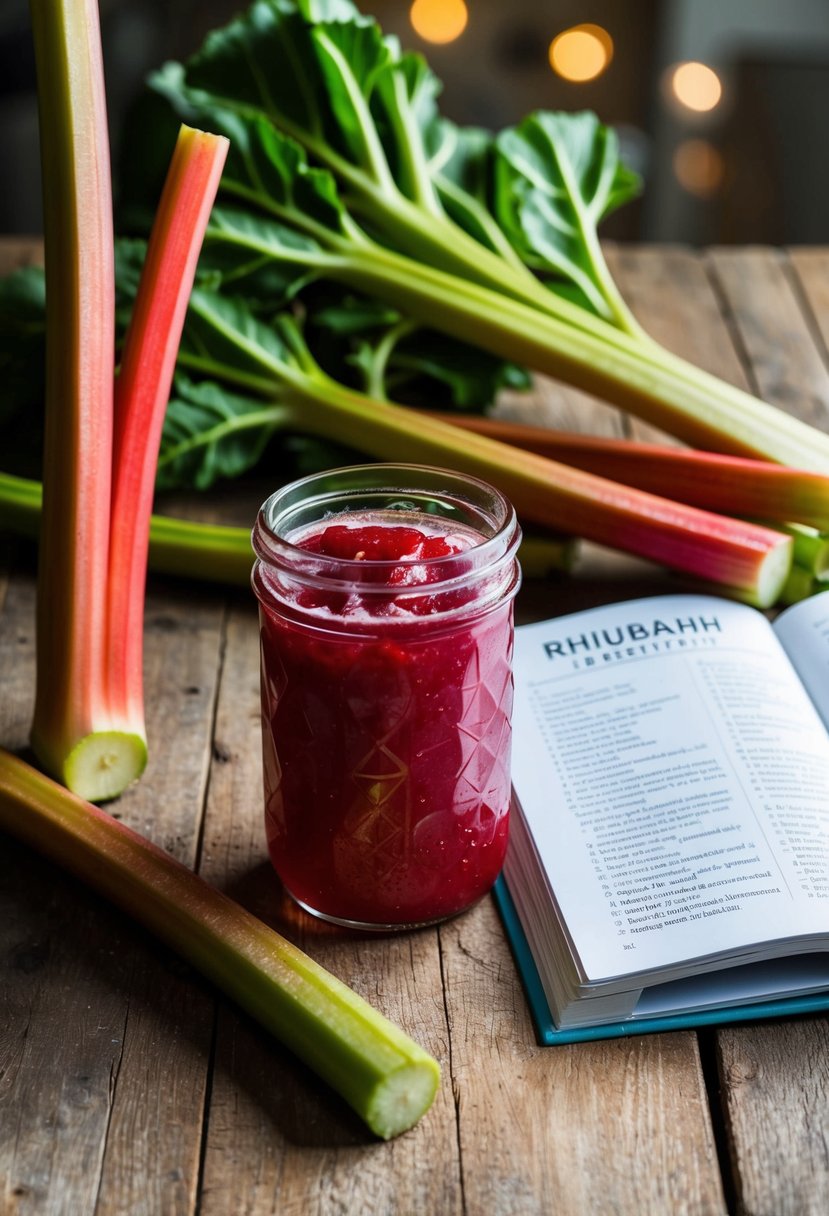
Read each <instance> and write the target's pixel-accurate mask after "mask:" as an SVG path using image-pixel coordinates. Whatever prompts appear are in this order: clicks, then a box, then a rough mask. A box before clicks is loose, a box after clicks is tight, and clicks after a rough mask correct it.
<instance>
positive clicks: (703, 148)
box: [674, 139, 725, 198]
mask: <svg viewBox="0 0 829 1216" xmlns="http://www.w3.org/2000/svg"><path fill="white" fill-rule="evenodd" d="M674 173H675V174H676V178H677V181H678V182H679V184H680V185H681V186H682V187H683V189H685V190H687V191H688V193H689V194H696V195H697V197H698V198H711V196H712V195H714V194H716V193H717V191H718V190H719V188H720V186H721V185H722V181H723V177H724V176H725V165H724V163H723V158H722V156H721V154H720V153H719V152H718V151H717V149H716V148H715V147H714V145H713V144H711V143H709V142H708V140H707V139H685V140H683V141H682V143H681V144H679V145H678V147H677V148H676V151H675V152H674Z"/></svg>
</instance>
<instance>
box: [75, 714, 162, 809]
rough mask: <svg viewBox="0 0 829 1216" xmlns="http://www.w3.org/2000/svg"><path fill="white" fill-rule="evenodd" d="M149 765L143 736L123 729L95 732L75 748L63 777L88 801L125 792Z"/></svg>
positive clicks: (96, 800)
mask: <svg viewBox="0 0 829 1216" xmlns="http://www.w3.org/2000/svg"><path fill="white" fill-rule="evenodd" d="M146 766H147V741H146V739H145V738H144V737H143V735H140V734H136V733H131V732H129V731H120V730H101V731H95V732H94V733H93V734H91V735H86V737H85V738H83V739H81V741H80V742H79V743H77V744H76V745H75V746H74V747H73V748H72V751H71V752H70V753H69V755H68V756H67V757H66V760H65V761H64V763H63V767H62V771H61V772H60V774H59V776H60V779H61V780H62V781H63V783H64V785H65V786H66V787H67V789H70V790H71V791H72V793H73V794H77V795H78V796H79V797H80V798H85V799H86V800H87V801H88V802H106V801H108V800H109V799H110V798H117V797H118V795H119V794H123V792H124V790H125V789H126V788H127V786H128V785H131V784H132V783H133V781H137V779H138V778H139V777H140V776H141V774H142V773H143V771H144V769H145V768H146Z"/></svg>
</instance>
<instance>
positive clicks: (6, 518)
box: [0, 473, 578, 587]
mask: <svg viewBox="0 0 829 1216" xmlns="http://www.w3.org/2000/svg"><path fill="white" fill-rule="evenodd" d="M41 497H42V494H41V485H40V482H38V481H30V480H29V479H28V478H26V477H15V476H14V475H13V474H11V473H0V530H2V529H4V528H8V529H9V530H10V531H12V532H15V533H17V534H18V535H19V536H27V537H29V538H30V539H32V540H37V537H38V531H39V527H40V504H41ZM577 555H578V541H577V540H574V539H573V538H572V537H567V536H552V535H539V534H535V535H527V534H525V535H524V536H523V537H522V539H521V545H520V547H519V550H518V557H519V560H520V562H521V569H522V570H523V572H524V574H525V575H528V576H529V577H530V578H533V577H541V576H542V575H545V574H549V573H550V572H551V571H554V570H572V568H573V566H574V564H575V562H576V558H577ZM148 558H149V565H150V568H151V569H153V570H156V571H158V572H159V573H161V574H174V575H176V576H177V577H179V578H195V579H202V580H204V581H205V582H210V583H230V584H232V585H233V586H239V587H249V586H250V572H251V567H252V566H253V549H252V548H251V543H250V528H237V527H233V526H231V525H228V524H204V523H198V522H197V521H195V520H191V519H178V518H176V517H174V516H172V515H152V516H151V517H150V547H149V554H148Z"/></svg>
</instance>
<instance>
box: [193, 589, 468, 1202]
mask: <svg viewBox="0 0 829 1216" xmlns="http://www.w3.org/2000/svg"><path fill="white" fill-rule="evenodd" d="M261 783H262V776H261V738H260V725H259V638H258V630H257V621H256V612H255V609H254V607H253V605H252V604H250V603H239V604H238V605H237V607H236V608H235V609H234V611H233V613H232V616H231V620H230V627H229V629H228V635H227V648H226V652H225V658H224V665H223V675H222V683H221V691H220V697H219V704H218V712H217V721H216V734H215V744H214V749H213V768H212V774H211V781H210V795H209V800H208V809H207V815H206V821H205V834H204V848H203V855H202V864H201V873H202V874H203V876H204V877H205V878H207V879H208V880H209V881H211V882H213V883H215V884H217V885H218V886H221V887H222V888H224V889H225V890H228V891H229V892H231V893H232V894H233V895H234V897H235V898H237V899H240V900H241V902H243V903H244V904H246V905H247V906H249V907H250V908H251V909H252V910H253V911H255V912H256V913H257V915H259V916H261V917H262V918H263V919H264V920H266V921H268V922H270V923H271V924H273V925H274V927H275V928H277V929H278V930H280V931H281V932H283V933H287V934H288V935H289V936H291V937H292V938H293V939H294V940H295V941H297V943H298V944H299V945H300V946H302V947H303V948H304V949H306V950H308V952H309V953H310V954H312V955H313V957H314V958H316V959H317V960H318V961H319V962H321V963H322V964H323V966H326V967H328V968H329V969H330V970H332V971H333V972H334V973H335V974H336V975H338V976H339V977H340V978H341V979H342V980H344V981H345V982H346V983H347V984H350V985H351V986H352V987H354V988H355V989H356V990H357V991H359V992H360V993H361V994H362V995H363V996H365V997H366V999H368V1000H369V1001H371V1002H372V1003H373V1004H374V1005H375V1006H376V1007H378V1008H379V1009H381V1010H382V1011H383V1012H384V1013H386V1014H387V1016H389V1017H391V1018H392V1019H393V1020H394V1021H396V1022H398V1023H399V1024H400V1025H402V1026H403V1027H404V1028H405V1029H406V1030H408V1031H409V1033H410V1034H412V1035H413V1036H414V1037H415V1038H416V1039H417V1040H418V1041H419V1042H420V1043H422V1044H423V1045H424V1046H425V1047H427V1048H428V1049H429V1050H430V1051H432V1052H434V1054H435V1055H436V1056H437V1057H438V1058H439V1059H440V1060H441V1062H442V1064H443V1070H444V1075H443V1084H442V1087H441V1092H440V1095H439V1097H438V1099H437V1101H436V1103H435V1106H434V1107H433V1109H432V1110H431V1111H430V1113H429V1115H428V1116H427V1117H426V1118H425V1119H424V1120H423V1121H422V1122H421V1123H420V1124H419V1125H418V1127H417V1128H415V1129H414V1130H413V1131H412V1132H410V1133H408V1134H407V1135H406V1136H404V1137H402V1138H401V1139H399V1140H396V1141H394V1142H393V1143H391V1144H383V1145H381V1144H377V1143H375V1142H374V1141H373V1139H372V1138H371V1137H370V1136H369V1134H368V1133H367V1132H366V1130H365V1128H364V1127H363V1126H362V1124H361V1123H360V1122H359V1120H358V1119H357V1118H356V1116H354V1115H353V1114H352V1113H351V1112H350V1111H349V1110H348V1108H347V1107H346V1106H345V1104H344V1103H343V1102H342V1101H341V1100H339V1099H338V1098H336V1096H335V1095H333V1094H331V1093H330V1092H328V1091H327V1090H326V1088H325V1087H324V1086H322V1085H321V1084H320V1083H319V1082H318V1081H317V1080H316V1078H314V1077H313V1076H311V1075H310V1074H309V1072H308V1070H307V1069H304V1068H303V1067H301V1066H300V1065H299V1064H298V1063H297V1062H296V1061H294V1060H292V1059H290V1057H289V1056H288V1055H287V1053H286V1052H285V1051H283V1050H281V1049H280V1048H279V1047H278V1046H276V1045H275V1044H274V1043H273V1041H272V1040H269V1039H268V1037H267V1036H266V1035H264V1034H263V1033H262V1032H260V1031H259V1030H258V1029H257V1028H256V1027H254V1026H252V1025H251V1024H250V1022H249V1021H248V1020H247V1019H244V1018H242V1017H240V1016H239V1015H238V1014H237V1013H236V1012H235V1011H234V1010H231V1009H229V1008H225V1007H223V1008H222V1010H221V1013H220V1020H219V1029H218V1038H217V1047H216V1063H215V1071H214V1075H213V1081H212V1086H211V1098H210V1111H209V1121H208V1134H207V1145H206V1152H205V1160H204V1193H203V1196H202V1213H203V1216H214V1214H215V1216H224V1214H225V1213H227V1212H229V1211H232V1212H234V1213H238V1214H239V1216H242V1214H244V1216H260V1214H264V1213H271V1212H277V1211H278V1212H279V1213H280V1216H283V1214H284V1216H287V1214H288V1213H296V1214H297V1216H305V1214H306V1213H308V1214H310V1213H319V1214H320V1216H322V1214H323V1213H330V1212H378V1213H379V1212H389V1213H391V1212H401V1213H402V1212H424V1213H425V1212H440V1213H442V1214H443V1213H447V1214H448V1216H451V1213H453V1212H458V1211H460V1174H459V1166H458V1154H457V1138H456V1130H455V1108H454V1102H453V1098H452V1083H451V1078H450V1075H449V1068H448V1053H447V1029H446V1021H445V1014H444V1006H443V991H442V981H441V972H440V957H439V953H438V943H437V935H436V933H435V932H434V930H432V931H424V932H422V933H417V934H406V935H401V936H398V937H385V938H374V937H371V936H367V935H363V936H359V937H356V938H355V936H354V935H349V934H347V933H345V932H344V931H340V930H338V929H335V928H334V927H333V926H326V925H323V924H320V923H318V922H316V921H314V920H312V918H310V917H308V916H306V915H305V914H304V913H302V912H300V911H299V910H298V909H295V908H293V906H292V905H291V904H290V902H289V901H288V900H287V899H286V898H285V897H284V896H283V895H282V893H281V891H280V888H279V884H278V882H277V879H276V876H275V875H274V873H273V871H272V870H271V867H270V864H269V862H268V860H267V852H266V849H265V836H264V827H263V821H262V796H261Z"/></svg>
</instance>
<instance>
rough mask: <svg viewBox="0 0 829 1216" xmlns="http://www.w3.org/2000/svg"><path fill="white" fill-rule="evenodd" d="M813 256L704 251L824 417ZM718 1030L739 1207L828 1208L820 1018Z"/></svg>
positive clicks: (758, 350) (725, 289) (748, 345)
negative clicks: (792, 263)
mask: <svg viewBox="0 0 829 1216" xmlns="http://www.w3.org/2000/svg"><path fill="white" fill-rule="evenodd" d="M821 260H822V259H814V258H811V257H808V256H807V255H806V254H803V255H801V256H800V257H799V258H798V259H797V262H796V263H795V270H796V274H797V277H798V279H799V283H800V290H799V291H796V290H795V289H794V287H793V283H794V272H793V269H792V267H791V266H790V265H788V264H787V263H786V261H785V259H784V256H783V255H782V254H780V253H777V252H772V251H768V250H756V251H753V250H744V251H741V252H740V253H739V254H737V253H735V252H733V251H727V252H726V251H715V252H712V254H711V255H710V265H711V267H712V269H713V272H714V274H715V276H716V280H717V282H718V285H719V287H720V290H721V291H722V293H723V303H724V305H725V307H726V308H727V309H728V311H729V313H730V315H731V317H732V320H733V325H734V327H735V334H736V337H737V342H738V344H739V345H740V346H741V348H742V350H743V351H744V352H745V355H744V357H745V358H746V359H747V360H748V367H747V374H748V375H749V378H750V379H751V380H753V381H754V382H755V384H756V387H757V389H758V390H759V391H760V392H761V394H762V395H763V396H765V397H766V398H767V399H768V400H770V401H774V402H775V403H776V404H779V405H781V406H783V407H784V408H786V409H790V410H791V411H792V412H793V413H800V414H801V416H805V417H807V418H811V419H813V420H814V419H815V418H818V419H822V418H823V413H824V410H825V408H826V403H827V401H829V392H828V391H827V390H828V389H829V376H827V370H826V364H825V362H824V353H825V352H822V351H821V350H820V349H819V343H818V344H816V341H815V336H816V328H815V322H816V319H817V324H818V325H819V326H820V325H825V324H826V322H827V317H829V313H827V302H826V294H825V283H823V282H822V281H820V279H819V278H818V280H817V281H815V277H814V275H815V270H816V269H817V268H818V267H819V266H820V264H821ZM823 266H824V268H825V266H826V262H823ZM800 291H802V293H803V294H802V297H801V296H800ZM766 342H767V343H768V344H769V347H770V349H769V350H766V349H764V343H766ZM717 1040H718V1053H719V1062H720V1074H721V1081H722V1093H723V1100H724V1103H725V1107H726V1113H727V1117H728V1125H729V1142H730V1145H731V1151H732V1155H733V1164H734V1170H735V1190H736V1193H737V1195H738V1197H739V1201H740V1205H741V1211H742V1212H744V1213H746V1216H789V1214H790V1216H809V1214H814V1216H817V1214H818V1213H824V1212H826V1211H827V1209H829V1154H827V1148H826V1128H827V1125H829V1096H827V1095H828V1094H829V1089H828V1088H827V1084H826V1073H827V1068H828V1067H829V1057H827V1046H829V1042H828V1041H827V1023H826V1019H825V1018H808V1019H802V1020H797V1021H779V1022H776V1023H775V1024H774V1025H759V1026H746V1027H740V1028H739V1029H728V1030H722V1031H720V1032H718V1035H717Z"/></svg>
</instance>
